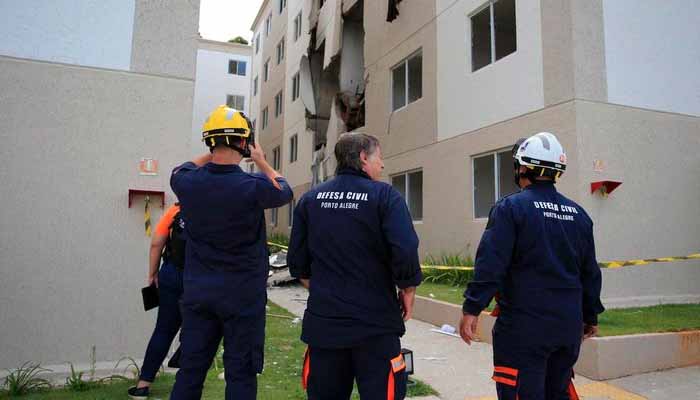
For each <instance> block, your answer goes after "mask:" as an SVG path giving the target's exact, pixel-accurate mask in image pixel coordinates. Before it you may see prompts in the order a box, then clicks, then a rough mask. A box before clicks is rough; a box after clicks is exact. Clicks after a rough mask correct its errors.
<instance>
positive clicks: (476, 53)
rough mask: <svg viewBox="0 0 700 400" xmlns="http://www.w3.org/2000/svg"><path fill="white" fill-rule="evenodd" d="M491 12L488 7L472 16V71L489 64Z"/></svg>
mask: <svg viewBox="0 0 700 400" xmlns="http://www.w3.org/2000/svg"><path fill="white" fill-rule="evenodd" d="M490 13H491V11H490V8H489V7H486V8H484V9H483V10H481V11H479V13H478V14H476V15H474V16H472V18H471V19H472V71H476V70H477V69H479V68H482V67H484V66H486V65H489V64H490V63H491V14H490Z"/></svg>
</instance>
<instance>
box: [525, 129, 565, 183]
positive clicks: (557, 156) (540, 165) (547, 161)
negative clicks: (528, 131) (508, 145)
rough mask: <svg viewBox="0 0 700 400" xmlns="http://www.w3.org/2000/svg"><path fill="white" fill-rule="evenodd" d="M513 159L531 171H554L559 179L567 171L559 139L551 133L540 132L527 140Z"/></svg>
mask: <svg viewBox="0 0 700 400" xmlns="http://www.w3.org/2000/svg"><path fill="white" fill-rule="evenodd" d="M513 158H515V160H516V161H517V162H518V163H519V164H520V165H522V166H525V167H528V168H529V169H533V168H536V169H539V170H540V171H541V173H540V175H542V174H543V173H544V171H545V170H553V171H552V172H554V176H556V177H557V178H558V177H559V175H561V174H562V173H563V172H564V170H566V154H565V153H564V148H563V147H562V146H561V143H559V140H557V137H556V136H554V135H553V134H551V133H549V132H540V133H537V134H535V135H532V136H530V137H529V138H527V139H525V141H524V142H522V144H520V147H518V150H517V151H516V152H515V154H514V155H513Z"/></svg>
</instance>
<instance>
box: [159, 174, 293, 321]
mask: <svg viewBox="0 0 700 400" xmlns="http://www.w3.org/2000/svg"><path fill="white" fill-rule="evenodd" d="M276 180H277V182H278V183H279V184H280V186H281V187H282V190H279V189H277V188H275V187H274V186H273V184H272V182H271V181H270V180H269V179H268V178H267V177H266V176H264V175H260V174H247V173H245V172H243V170H241V168H240V167H239V166H238V165H220V164H214V163H208V164H206V165H204V166H202V167H201V168H197V166H196V165H195V164H194V163H192V162H186V163H184V164H182V165H181V166H179V167H177V168H175V169H174V170H173V174H172V176H171V178H170V186H171V187H172V189H173V192H175V194H176V195H177V197H178V199H179V200H180V210H181V214H182V217H183V219H184V220H185V221H186V222H187V223H186V225H185V234H186V240H187V248H186V260H185V273H184V288H185V292H184V294H183V300H184V301H185V303H190V302H195V303H197V302H200V301H201V302H207V301H211V300H214V301H217V299H220V298H222V297H225V298H226V299H227V300H226V301H227V303H229V307H230V311H231V313H236V314H240V315H245V314H246V313H247V312H250V313H254V312H259V311H260V310H261V309H263V310H264V306H265V302H266V286H267V274H268V270H269V263H268V255H267V244H266V233H265V214H264V209H266V208H273V207H280V206H282V205H284V204H286V203H288V202H289V201H290V200H291V199H292V190H291V189H290V187H289V185H288V184H287V182H286V180H285V179H284V178H277V179H276Z"/></svg>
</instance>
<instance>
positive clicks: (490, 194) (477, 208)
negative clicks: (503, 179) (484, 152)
mask: <svg viewBox="0 0 700 400" xmlns="http://www.w3.org/2000/svg"><path fill="white" fill-rule="evenodd" d="M495 193H496V184H495V179H494V170H493V155H491V154H490V155H488V156H484V157H479V158H475V159H474V217H476V218H486V217H488V216H489V211H490V210H491V206H493V204H494V198H495V197H496V195H495Z"/></svg>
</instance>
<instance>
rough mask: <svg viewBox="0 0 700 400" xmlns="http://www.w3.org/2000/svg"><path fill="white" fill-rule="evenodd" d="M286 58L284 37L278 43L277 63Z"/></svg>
mask: <svg viewBox="0 0 700 400" xmlns="http://www.w3.org/2000/svg"><path fill="white" fill-rule="evenodd" d="M282 60H284V37H282V40H280V42H279V43H277V65H279V64H280V63H281V62H282Z"/></svg>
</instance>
